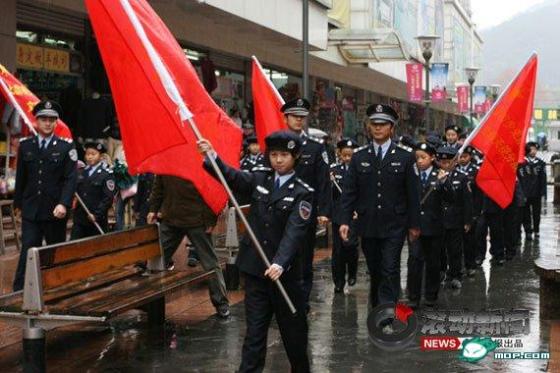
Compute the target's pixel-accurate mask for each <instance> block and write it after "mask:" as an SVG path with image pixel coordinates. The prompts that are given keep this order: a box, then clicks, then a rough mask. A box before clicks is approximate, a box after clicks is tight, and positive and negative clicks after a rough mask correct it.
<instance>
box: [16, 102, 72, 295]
mask: <svg viewBox="0 0 560 373" xmlns="http://www.w3.org/2000/svg"><path fill="white" fill-rule="evenodd" d="M61 113H62V110H61V108H60V105H59V104H58V103H56V102H54V101H49V100H47V101H41V102H39V103H38V104H37V105H35V107H34V108H33V115H34V116H35V118H36V119H37V136H32V137H27V138H24V139H22V140H21V142H20V146H19V149H18V156H17V170H16V190H15V196H14V207H15V208H16V213H17V214H18V215H20V214H21V218H22V226H21V233H22V250H21V253H20V256H19V261H18V265H17V269H16V274H15V278H14V284H13V287H14V291H17V290H21V289H22V288H23V281H24V277H25V264H26V260H27V251H28V250H29V249H30V248H31V247H40V246H42V245H43V239H45V241H46V242H47V244H48V245H50V244H55V243H59V242H63V241H65V240H66V221H67V210H68V209H69V208H70V207H71V206H72V198H73V194H74V192H75V190H76V178H77V171H76V161H77V160H78V154H77V153H76V149H75V148H74V146H73V145H72V143H71V142H69V141H67V140H64V139H61V138H59V137H57V136H56V135H55V134H54V129H55V127H56V121H57V119H58V118H59V117H60V115H61Z"/></svg>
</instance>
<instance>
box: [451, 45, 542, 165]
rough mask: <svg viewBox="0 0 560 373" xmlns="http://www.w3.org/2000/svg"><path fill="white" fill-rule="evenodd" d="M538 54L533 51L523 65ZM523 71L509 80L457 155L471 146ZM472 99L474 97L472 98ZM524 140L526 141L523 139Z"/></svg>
mask: <svg viewBox="0 0 560 373" xmlns="http://www.w3.org/2000/svg"><path fill="white" fill-rule="evenodd" d="M536 55H537V52H533V53H531V55H530V56H529V58H528V59H527V61H525V63H524V64H523V65H522V66H523V67H524V66H526V65H527V63H528V62H529V61H530V60H531V58H533V57H535V56H536ZM522 71H523V68H521V70H519V72H518V73H517V74H515V76H514V77H513V78H512V79H511V80H510V81H509V83H508V85H507V86H506V88H505V89H504V90H503V91H502V93H500V96H499V97H498V99H497V100H496V102H495V103H494V104H493V105H492V107H491V108H490V110H489V111H488V112H487V113H486V114H484V117H482V120H481V121H480V122H479V123H478V126H477V127H476V128H475V129H474V130H473V131H472V132H471V133H470V134H469V136H468V137H467V138H466V139H465V142H464V143H463V145H462V146H461V147H460V148H459V151H458V152H457V155H461V154H462V153H463V152H464V151H465V148H466V147H467V146H469V144H470V143H471V142H472V140H473V139H474V138H475V136H476V135H477V134H478V132H479V131H480V130H481V129H482V127H483V125H484V122H486V120H487V119H488V117H489V116H490V114H492V113H493V112H494V110H495V109H496V107H498V104H499V103H500V101H502V98H503V97H504V96H505V93H506V92H507V91H508V90H509V88H510V87H511V85H512V84H513V82H515V80H516V79H517V77H518V76H519V74H521V72H522ZM471 99H472V98H471ZM522 141H524V140H523V139H522Z"/></svg>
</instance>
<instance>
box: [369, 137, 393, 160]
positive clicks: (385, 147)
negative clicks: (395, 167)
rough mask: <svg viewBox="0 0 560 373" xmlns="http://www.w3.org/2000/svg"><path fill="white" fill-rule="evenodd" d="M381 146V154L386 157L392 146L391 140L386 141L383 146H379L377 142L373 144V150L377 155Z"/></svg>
mask: <svg viewBox="0 0 560 373" xmlns="http://www.w3.org/2000/svg"><path fill="white" fill-rule="evenodd" d="M380 146H381V154H382V155H383V157H385V154H387V150H389V147H390V146H391V139H389V140H387V141H385V142H384V143H383V144H378V143H376V142H375V141H374V142H373V150H375V154H377V152H378V150H377V149H379V147H380Z"/></svg>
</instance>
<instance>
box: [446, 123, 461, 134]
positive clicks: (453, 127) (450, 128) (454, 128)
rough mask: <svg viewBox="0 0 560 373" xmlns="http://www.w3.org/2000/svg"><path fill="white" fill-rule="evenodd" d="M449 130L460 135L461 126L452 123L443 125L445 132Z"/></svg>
mask: <svg viewBox="0 0 560 373" xmlns="http://www.w3.org/2000/svg"><path fill="white" fill-rule="evenodd" d="M449 130H452V131H455V133H457V135H460V134H461V132H462V130H461V127H459V126H456V125H454V124H450V125H449V126H447V127H445V132H447V131H449Z"/></svg>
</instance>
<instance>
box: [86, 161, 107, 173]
mask: <svg viewBox="0 0 560 373" xmlns="http://www.w3.org/2000/svg"><path fill="white" fill-rule="evenodd" d="M102 163H103V162H98V163H97V164H95V165H93V166H89V167H88V169H87V172H88V175H90V176H91V175H93V173H94V172H95V171H97V169H98V168H99V166H101V164H102Z"/></svg>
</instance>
